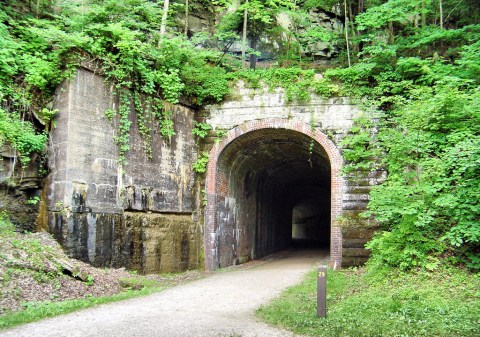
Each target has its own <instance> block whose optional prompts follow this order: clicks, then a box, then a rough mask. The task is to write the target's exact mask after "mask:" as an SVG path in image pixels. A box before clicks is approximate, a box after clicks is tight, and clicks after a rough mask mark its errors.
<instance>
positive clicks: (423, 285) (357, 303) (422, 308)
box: [258, 269, 480, 336]
mask: <svg viewBox="0 0 480 337" xmlns="http://www.w3.org/2000/svg"><path fill="white" fill-rule="evenodd" d="M327 294H328V295H327V318H325V319H323V318H317V317H316V272H315V271H312V272H310V273H309V274H308V275H307V277H306V279H305V281H304V282H303V283H301V284H300V285H298V286H294V287H292V288H290V289H288V290H287V291H285V292H284V293H283V294H282V295H281V296H280V297H279V298H278V299H276V300H274V301H273V302H272V303H271V304H269V305H267V306H265V307H262V308H260V309H259V310H258V314H259V315H260V316H261V317H263V318H264V319H265V320H266V321H267V322H269V323H272V324H274V325H279V326H282V327H286V328H288V329H290V330H292V331H294V332H295V333H301V334H305V335H310V336H480V277H479V275H478V274H477V275H475V274H469V273H467V272H464V271H460V270H454V269H451V270H443V271H437V272H435V273H427V272H419V273H415V274H413V273H408V274H407V273H401V274H398V273H394V272H390V273H387V274H382V275H377V276H376V277H373V276H369V275H367V274H366V273H364V272H358V271H352V270H347V271H331V270H329V271H328V277H327Z"/></svg>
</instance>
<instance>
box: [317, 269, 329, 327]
mask: <svg viewBox="0 0 480 337" xmlns="http://www.w3.org/2000/svg"><path fill="white" fill-rule="evenodd" d="M317 317H323V318H325V317H327V266H319V267H318V274H317Z"/></svg>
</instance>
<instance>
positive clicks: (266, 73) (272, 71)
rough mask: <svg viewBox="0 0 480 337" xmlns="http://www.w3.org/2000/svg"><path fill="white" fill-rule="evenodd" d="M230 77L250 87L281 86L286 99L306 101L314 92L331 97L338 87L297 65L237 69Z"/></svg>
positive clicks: (310, 70) (288, 100) (271, 88)
mask: <svg viewBox="0 0 480 337" xmlns="http://www.w3.org/2000/svg"><path fill="white" fill-rule="evenodd" d="M230 78H232V79H235V80H238V79H241V80H243V81H245V82H246V85H247V86H248V87H250V88H254V89H256V88H261V87H262V86H263V85H266V86H267V87H268V88H269V89H270V90H273V89H275V88H283V89H284V90H285V94H286V101H287V102H293V101H300V102H306V101H308V100H309V99H310V93H311V92H315V93H317V94H320V95H321V96H323V97H331V96H333V95H334V94H335V93H338V91H339V88H338V86H336V85H335V84H333V83H332V82H331V81H330V80H329V79H321V78H318V79H317V78H315V71H314V70H312V69H308V70H304V69H301V68H298V67H292V68H267V69H257V70H255V71H253V70H251V69H248V70H243V71H237V72H235V73H233V74H231V75H230Z"/></svg>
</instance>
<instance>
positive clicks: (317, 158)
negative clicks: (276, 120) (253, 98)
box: [216, 128, 331, 267]
mask: <svg viewBox="0 0 480 337" xmlns="http://www.w3.org/2000/svg"><path fill="white" fill-rule="evenodd" d="M217 174H218V178H217V179H218V181H217V186H216V195H217V201H216V227H217V230H216V233H217V250H218V251H217V256H218V267H225V266H229V265H232V264H237V263H243V262H246V261H248V260H251V259H257V258H261V257H263V256H266V255H268V254H271V253H275V252H277V251H280V250H283V249H286V248H289V247H296V248H299V247H306V246H308V247H312V246H315V247H321V248H328V247H329V246H330V214H331V204H330V200H331V190H330V189H331V188H330V185H331V171H330V161H329V158H328V156H327V154H326V152H325V150H324V149H323V147H322V146H321V145H320V144H318V143H317V142H315V141H314V140H313V139H312V138H310V137H308V136H307V135H305V134H303V133H300V132H297V131H293V130H287V129H273V128H272V129H261V130H255V131H251V132H248V133H246V134H244V135H242V136H240V137H238V138H236V139H235V140H234V141H232V142H231V143H230V144H229V145H228V146H227V147H226V148H225V149H224V150H223V152H222V154H221V155H220V157H219V161H218V167H217Z"/></svg>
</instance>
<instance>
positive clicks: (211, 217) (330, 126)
mask: <svg viewBox="0 0 480 337" xmlns="http://www.w3.org/2000/svg"><path fill="white" fill-rule="evenodd" d="M234 92H235V99H232V100H231V101H229V102H225V103H223V104H221V105H212V106H208V107H207V108H206V110H207V111H206V113H205V114H204V115H205V121H206V122H207V123H208V124H210V125H212V126H213V128H214V129H216V131H219V130H220V131H224V132H229V133H227V137H231V138H232V139H231V140H230V141H232V143H233V140H234V139H235V138H236V137H241V136H242V135H243V134H246V133H248V132H250V131H252V130H251V129H249V128H250V127H248V126H247V125H253V124H258V125H260V124H262V123H263V124H264V125H265V126H264V127H265V128H268V127H269V125H273V127H274V128H275V127H278V128H280V129H281V128H283V127H284V126H281V124H282V123H283V122H281V121H292V123H293V122H297V123H300V124H301V125H303V126H302V127H303V128H305V126H307V127H308V128H311V130H307V132H306V133H308V132H310V131H314V130H316V131H318V132H320V133H322V134H323V135H326V136H328V138H329V139H330V141H332V142H333V144H334V146H335V147H336V148H337V149H338V150H339V151H340V153H341V140H342V139H343V138H344V137H345V135H346V134H347V133H348V131H349V129H350V128H351V126H352V125H353V119H354V118H355V116H356V115H357V113H358V109H357V108H356V107H355V106H354V105H353V104H351V103H350V102H349V100H348V99H346V98H331V99H322V98H321V97H318V96H315V95H314V96H312V97H311V100H310V101H309V102H307V103H304V102H302V103H298V102H286V100H285V99H286V95H285V93H284V92H283V90H281V89H277V90H275V91H274V92H271V91H269V90H267V89H265V90H263V91H261V90H258V89H257V90H252V89H248V88H245V87H244V86H243V84H242V83H241V82H240V83H239V85H238V87H237V88H235V89H234ZM275 121H280V122H278V123H277V125H276V122H275ZM252 123H253V124H252ZM287 124H288V123H287ZM293 124H295V123H293ZM275 125H276V126H275ZM257 127H258V128H261V126H260V127H259V126H254V128H257ZM302 127H300V129H301V128H302ZM292 128H293V129H295V127H292ZM232 130H236V131H235V132H236V133H237V134H232V135H230V133H232V132H233V131H232ZM285 132H287V130H285ZM244 145H245V142H241V143H240V144H239V145H237V146H239V147H240V148H241V147H242V146H244ZM221 146H228V145H227V144H224V145H221ZM218 148H219V146H218V144H215V145H213V150H212V151H211V153H210V155H211V158H210V161H211V166H212V167H211V171H214V172H213V175H212V178H211V179H215V180H217V179H218V186H217V187H212V186H210V185H212V184H213V185H215V184H217V183H215V182H210V183H209V182H208V179H209V177H207V187H206V190H207V199H208V200H207V201H208V204H209V205H212V206H210V207H209V206H208V205H207V209H206V223H205V231H206V241H205V246H206V263H207V267H208V265H209V264H211V266H210V268H216V267H217V266H224V265H228V264H232V263H236V262H242V261H244V260H247V259H249V258H251V257H252V255H250V256H248V251H249V249H252V247H251V246H252V245H254V243H253V242H252V241H251V243H250V244H245V240H241V238H242V233H244V234H243V236H247V237H251V236H252V235H254V234H252V232H253V231H255V229H252V225H250V227H248V226H247V227H245V228H239V227H238V224H239V223H242V222H245V223H248V222H249V220H248V219H244V220H242V217H243V218H245V216H247V215H246V211H245V208H246V209H250V210H252V211H251V212H247V213H252V212H257V213H258V212H259V209H261V207H260V206H261V205H255V207H253V206H252V205H251V204H252V202H253V201H251V200H249V201H248V200H245V198H244V196H243V195H242V193H240V192H238V191H236V188H235V186H244V185H245V184H244V182H243V181H240V180H241V179H239V178H238V176H239V175H238V172H231V171H233V169H232V170H230V172H229V171H228V170H225V169H224V168H222V167H230V166H231V165H233V160H238V159H237V158H235V157H233V158H234V159H232V162H231V163H227V164H224V163H222V158H221V157H222V154H221V151H223V150H220V149H218ZM216 149H218V150H216ZM239 151H240V149H239ZM268 155H270V154H269V153H267V152H265V156H268ZM212 157H213V158H212ZM216 160H218V163H216V162H215V163H213V164H212V162H214V161H216ZM222 165H223V166H222ZM229 165H230V166H229ZM213 166H216V167H215V168H214V167H213ZM252 166H253V167H251V168H250V169H251V171H252V172H254V171H255V167H254V166H255V164H252ZM232 167H233V166H232ZM246 171H248V169H247V170H246ZM250 174H252V173H250ZM339 175H340V176H341V174H339ZM213 176H214V177H213ZM240 176H241V174H240ZM382 178H383V175H382V174H381V173H374V174H372V173H365V172H352V173H351V174H349V175H348V176H346V177H342V178H341V180H342V182H341V187H340V192H339V193H338V194H339V196H337V198H339V199H341V200H340V201H339V204H340V206H339V208H340V209H339V210H332V214H334V213H335V212H337V213H338V216H336V215H335V216H334V217H335V218H334V219H333V220H334V222H333V223H332V228H331V229H332V233H331V245H332V247H331V254H332V255H334V254H336V253H335V252H338V254H340V256H339V257H338V259H337V260H336V261H337V262H338V263H340V264H342V265H343V266H349V265H358V264H361V263H363V262H365V261H366V259H367V258H368V255H369V252H368V251H367V250H366V249H365V248H364V244H365V243H366V242H367V241H368V240H369V239H370V238H371V237H372V235H373V233H374V231H375V230H376V227H375V225H374V224H373V223H370V222H369V221H368V220H366V219H362V218H359V217H358V214H359V213H360V212H361V211H363V210H364V209H365V208H366V205H367V203H368V199H369V196H368V193H369V191H370V188H371V186H372V185H375V184H376V183H378V181H380V180H381V179H382ZM235 179H236V180H238V181H236V182H235V184H232V183H231V182H232V180H233V181H235ZM334 185H335V183H333V184H332V188H334V187H333V186H334ZM239 188H242V187H239ZM334 197H335V196H334ZM273 199H274V196H272V200H273ZM249 205H250V206H249ZM264 206H265V205H264ZM335 207H336V206H335ZM211 213H212V214H211ZM260 213H261V211H260ZM260 213H258V214H257V216H260ZM248 216H250V217H254V216H255V215H252V214H250V215H248ZM266 216H270V215H266ZM285 217H288V215H281V217H280V218H285ZM272 221H273V220H272ZM275 221H278V220H275ZM209 222H211V224H210V223H209ZM267 222H268V221H267ZM235 236H237V237H235ZM239 239H240V240H239ZM223 241H225V242H229V243H230V245H224V244H222V242H223ZM249 245H250V246H249ZM337 245H338V246H339V247H336V246H337ZM245 246H247V247H245ZM228 247H232V248H228ZM279 248H280V247H279ZM242 252H243V253H242ZM246 252H247V253H246ZM331 258H332V259H333V257H331Z"/></svg>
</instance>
